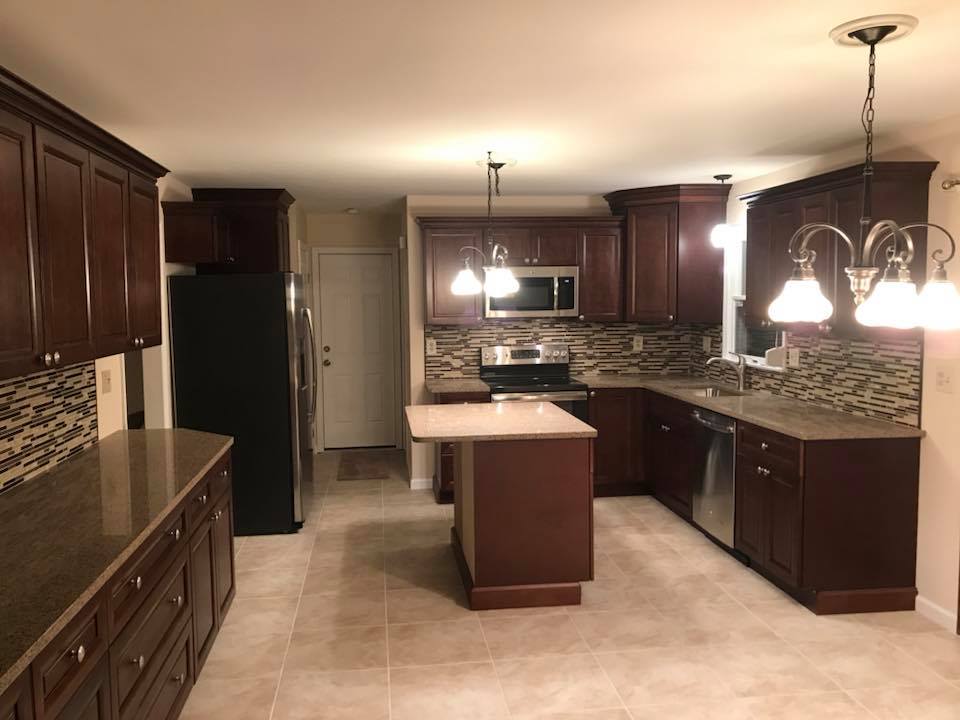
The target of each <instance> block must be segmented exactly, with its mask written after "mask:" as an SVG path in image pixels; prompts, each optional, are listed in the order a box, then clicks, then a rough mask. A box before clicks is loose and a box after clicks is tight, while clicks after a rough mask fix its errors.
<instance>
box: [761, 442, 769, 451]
mask: <svg viewBox="0 0 960 720" xmlns="http://www.w3.org/2000/svg"><path fill="white" fill-rule="evenodd" d="M760 449H761V450H769V449H770V445H768V444H767V443H765V442H762V443H760Z"/></svg>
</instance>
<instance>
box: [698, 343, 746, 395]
mask: <svg viewBox="0 0 960 720" xmlns="http://www.w3.org/2000/svg"><path fill="white" fill-rule="evenodd" d="M734 355H736V356H737V359H736V361H734V360H731V359H729V358H725V357H712V358H710V359H709V360H707V367H709V366H711V365H713V364H714V363H723V364H724V365H729V366H730V367H732V368H733V369H734V370H735V371H736V373H737V390H739V391H740V392H743V391H744V390H745V389H746V382H747V373H746V370H747V361H746V360H744V358H743V355H741V354H740V353H734Z"/></svg>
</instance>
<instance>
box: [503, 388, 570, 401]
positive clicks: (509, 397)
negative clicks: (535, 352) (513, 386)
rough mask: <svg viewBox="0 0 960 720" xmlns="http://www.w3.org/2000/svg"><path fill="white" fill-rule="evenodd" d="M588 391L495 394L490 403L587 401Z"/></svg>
mask: <svg viewBox="0 0 960 720" xmlns="http://www.w3.org/2000/svg"><path fill="white" fill-rule="evenodd" d="M586 399H587V392H586V390H583V391H579V392H575V391H571V392H550V393H522V392H515V393H511V392H507V393H494V394H493V395H491V396H490V402H518V401H522V402H564V401H570V400H574V401H576V400H586Z"/></svg>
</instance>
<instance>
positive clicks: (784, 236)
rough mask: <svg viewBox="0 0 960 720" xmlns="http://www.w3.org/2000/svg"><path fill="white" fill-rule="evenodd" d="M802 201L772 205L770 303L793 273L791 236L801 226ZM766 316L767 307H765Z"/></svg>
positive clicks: (783, 201) (789, 201) (788, 201)
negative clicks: (790, 251)
mask: <svg viewBox="0 0 960 720" xmlns="http://www.w3.org/2000/svg"><path fill="white" fill-rule="evenodd" d="M800 206H801V203H800V202H799V201H798V200H782V201H780V202H777V203H774V204H773V205H771V206H770V265H769V268H768V272H769V277H768V280H767V282H768V283H769V295H768V298H769V300H768V303H767V304H768V307H769V303H770V302H772V301H773V299H774V298H775V297H777V296H778V295H779V294H780V292H781V290H783V285H784V283H785V282H786V281H787V280H789V279H790V276H791V274H792V273H793V261H792V260H791V259H790V253H789V247H790V238H792V237H793V234H794V233H795V232H796V231H797V229H798V228H799V227H800V223H801V219H802V218H801V211H800ZM764 316H765V317H766V308H765V309H764Z"/></svg>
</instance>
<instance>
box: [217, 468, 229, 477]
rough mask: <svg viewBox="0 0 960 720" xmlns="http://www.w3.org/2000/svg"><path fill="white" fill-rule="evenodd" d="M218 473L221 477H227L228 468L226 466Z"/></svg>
mask: <svg viewBox="0 0 960 720" xmlns="http://www.w3.org/2000/svg"><path fill="white" fill-rule="evenodd" d="M217 475H219V476H220V477H226V476H227V469H226V468H224V469H223V470H221V471H220V472H218V473H217Z"/></svg>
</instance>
